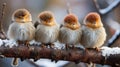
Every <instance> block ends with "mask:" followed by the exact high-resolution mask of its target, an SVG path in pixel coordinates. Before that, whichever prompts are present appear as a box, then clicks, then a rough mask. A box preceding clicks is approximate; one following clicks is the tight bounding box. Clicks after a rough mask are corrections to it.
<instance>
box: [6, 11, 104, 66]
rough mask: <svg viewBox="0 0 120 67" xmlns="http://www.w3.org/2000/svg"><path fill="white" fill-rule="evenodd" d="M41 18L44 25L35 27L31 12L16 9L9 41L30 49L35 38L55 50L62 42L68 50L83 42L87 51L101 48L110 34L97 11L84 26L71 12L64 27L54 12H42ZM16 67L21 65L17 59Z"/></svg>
mask: <svg viewBox="0 0 120 67" xmlns="http://www.w3.org/2000/svg"><path fill="white" fill-rule="evenodd" d="M38 18H39V19H40V23H39V25H38V26H37V28H35V27H34V24H33V23H32V16H31V14H30V12H29V11H28V10H26V9H18V10H16V11H15V12H14V13H13V15H12V21H13V23H12V24H10V26H9V29H8V33H7V35H8V38H9V39H13V40H15V41H17V43H18V44H19V45H20V44H23V43H24V44H25V45H26V46H29V41H31V40H33V39H35V41H37V42H41V44H42V45H43V46H46V45H49V46H50V47H51V48H52V47H53V45H54V44H53V43H54V42H56V41H57V40H58V41H59V42H60V43H63V44H65V45H66V49H68V47H69V45H73V46H74V45H75V44H79V43H80V44H82V45H83V46H84V47H85V48H95V47H101V46H102V45H103V44H104V41H105V40H106V31H105V29H104V27H103V24H102V21H101V17H100V15H99V14H98V13H96V12H91V13H89V14H88V15H87V16H86V17H85V18H84V21H83V24H80V23H79V21H78V17H77V16H76V15H74V14H72V13H70V14H68V15H66V16H65V18H64V23H63V25H62V26H61V27H60V25H59V24H57V22H56V20H55V17H54V14H53V13H52V12H50V11H44V12H41V13H40V14H39V16H38ZM13 65H17V59H14V61H13Z"/></svg>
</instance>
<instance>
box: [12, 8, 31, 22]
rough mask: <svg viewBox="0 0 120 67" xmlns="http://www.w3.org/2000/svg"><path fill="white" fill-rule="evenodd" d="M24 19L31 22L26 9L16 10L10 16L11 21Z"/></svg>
mask: <svg viewBox="0 0 120 67" xmlns="http://www.w3.org/2000/svg"><path fill="white" fill-rule="evenodd" d="M25 17H27V18H28V19H30V21H31V14H30V12H29V11H28V10H27V9H17V10H16V11H15V12H14V13H13V15H12V20H15V19H24V18H25Z"/></svg>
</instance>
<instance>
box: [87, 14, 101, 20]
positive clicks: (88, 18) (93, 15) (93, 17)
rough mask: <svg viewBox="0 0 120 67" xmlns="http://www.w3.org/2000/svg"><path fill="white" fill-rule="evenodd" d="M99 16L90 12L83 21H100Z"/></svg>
mask: <svg viewBox="0 0 120 67" xmlns="http://www.w3.org/2000/svg"><path fill="white" fill-rule="evenodd" d="M100 20H101V18H100V15H99V14H98V13H96V12H91V13H89V14H88V15H87V16H86V17H85V21H89V22H94V21H100Z"/></svg>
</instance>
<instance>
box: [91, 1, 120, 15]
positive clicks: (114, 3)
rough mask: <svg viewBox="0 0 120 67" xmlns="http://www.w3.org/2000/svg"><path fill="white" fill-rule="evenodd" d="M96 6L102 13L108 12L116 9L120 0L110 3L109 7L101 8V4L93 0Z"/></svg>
mask: <svg viewBox="0 0 120 67" xmlns="http://www.w3.org/2000/svg"><path fill="white" fill-rule="evenodd" d="M93 2H94V4H95V6H96V8H97V9H98V12H99V13H100V14H103V15H104V14H107V13H108V12H110V11H111V10H112V9H114V8H115V7H117V6H118V5H119V3H120V0H115V1H114V2H113V3H112V4H110V5H109V6H108V7H106V8H104V9H101V8H100V6H99V4H98V3H97V0H93Z"/></svg>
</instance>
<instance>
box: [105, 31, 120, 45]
mask: <svg viewBox="0 0 120 67" xmlns="http://www.w3.org/2000/svg"><path fill="white" fill-rule="evenodd" d="M119 37H120V30H116V32H115V34H114V35H113V36H112V37H111V38H110V39H109V40H108V42H107V44H106V46H108V47H111V46H112V45H113V44H114V43H115V42H116V40H118V39H119Z"/></svg>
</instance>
